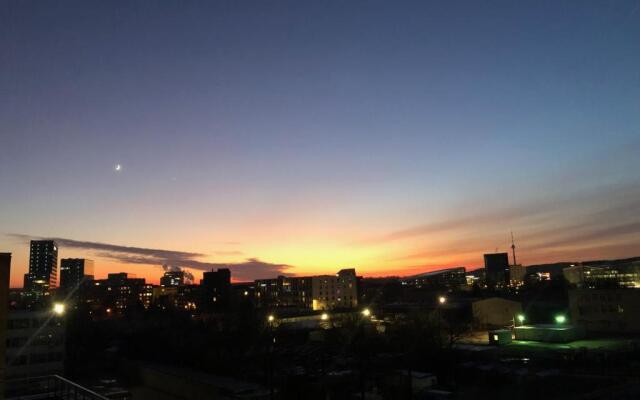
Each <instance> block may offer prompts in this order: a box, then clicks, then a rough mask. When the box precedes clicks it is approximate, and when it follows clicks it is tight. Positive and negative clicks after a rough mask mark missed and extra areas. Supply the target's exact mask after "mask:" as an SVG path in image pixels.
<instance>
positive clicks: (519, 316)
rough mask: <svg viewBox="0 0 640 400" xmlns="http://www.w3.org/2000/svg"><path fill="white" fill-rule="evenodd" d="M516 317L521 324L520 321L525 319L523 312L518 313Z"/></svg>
mask: <svg viewBox="0 0 640 400" xmlns="http://www.w3.org/2000/svg"><path fill="white" fill-rule="evenodd" d="M517 318H518V322H520V323H521V324H522V323H523V322H524V320H525V317H524V314H518V317H517Z"/></svg>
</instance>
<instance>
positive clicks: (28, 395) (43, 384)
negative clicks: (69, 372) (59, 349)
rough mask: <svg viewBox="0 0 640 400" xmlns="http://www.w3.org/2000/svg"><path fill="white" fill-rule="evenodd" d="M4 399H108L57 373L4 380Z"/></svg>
mask: <svg viewBox="0 0 640 400" xmlns="http://www.w3.org/2000/svg"><path fill="white" fill-rule="evenodd" d="M4 386H5V397H4V398H5V399H6V400H41V399H42V400H49V399H50V400H109V399H107V398H106V397H104V396H101V395H99V394H98V393H96V392H93V391H91V390H89V389H87V388H85V387H82V386H80V385H78V384H76V383H73V382H71V381H70V380H68V379H65V378H63V377H61V376H58V375H47V376H39V377H34V378H21V379H10V380H7V381H5V385H4Z"/></svg>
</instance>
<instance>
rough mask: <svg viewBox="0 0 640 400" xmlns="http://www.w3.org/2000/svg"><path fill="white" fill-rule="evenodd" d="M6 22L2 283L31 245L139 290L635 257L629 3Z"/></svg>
mask: <svg viewBox="0 0 640 400" xmlns="http://www.w3.org/2000/svg"><path fill="white" fill-rule="evenodd" d="M5 8H6V11H7V12H6V13H2V15H3V16H2V17H0V18H2V19H1V20H0V22H1V23H0V46H2V48H4V49H7V51H6V52H5V57H3V59H2V63H0V69H1V70H2V74H0V87H2V88H3V90H1V91H0V101H1V102H2V104H4V105H6V106H5V107H1V108H0V121H2V123H1V124H0V136H1V137H2V147H3V156H2V157H0V199H2V200H1V204H0V252H11V253H13V261H12V277H11V284H12V286H14V287H20V286H22V275H23V274H24V273H25V272H27V268H28V263H29V260H28V241H29V239H31V238H58V239H60V240H61V244H60V254H59V256H58V261H59V260H60V259H61V258H68V257H80V258H85V257H86V258H92V259H95V260H96V275H97V276H98V277H104V276H106V274H107V272H120V271H124V272H131V273H135V274H137V275H138V276H141V277H145V278H147V279H149V280H151V281H153V282H157V280H158V278H159V276H160V275H161V274H162V273H163V269H162V264H161V263H159V262H162V261H169V262H182V264H183V265H180V266H182V267H186V268H189V269H191V270H192V271H194V272H197V274H198V276H197V278H199V274H201V271H202V269H199V270H198V268H196V267H197V266H200V267H202V268H204V267H208V266H210V265H211V266H214V267H215V266H217V265H220V266H225V265H237V266H235V267H233V268H234V269H235V270H241V269H242V268H245V270H244V272H246V274H244V275H243V276H246V277H247V278H250V277H251V276H253V277H273V276H275V275H276V274H277V273H278V272H285V273H288V274H293V275H301V274H318V273H334V272H335V271H336V270H338V269H339V268H343V267H345V268H346V267H355V268H357V270H358V273H359V274H362V275H366V276H380V275H410V274H412V273H417V272H425V271H429V270H432V269H437V268H442V267H451V266H459V265H461V266H466V267H480V266H481V265H482V255H483V254H484V253H490V252H493V251H494V250H495V249H496V248H498V249H499V250H500V251H505V252H506V251H508V250H509V246H510V245H511V236H510V235H511V233H510V232H511V231H513V232H514V235H515V240H516V245H517V247H518V250H517V251H518V261H519V262H521V263H523V264H534V263H543V262H554V261H581V260H589V259H605V258H624V257H631V256H638V255H640V252H638V249H639V248H640V217H638V212H637V211H638V210H640V185H639V184H640V176H638V173H637V171H638V170H640V159H638V157H637V156H636V155H637V153H638V150H640V132H638V129H639V127H640V113H639V112H638V108H639V107H640V90H638V88H639V85H640V76H639V75H638V71H640V54H639V53H638V52H637V42H638V39H639V38H640V24H638V23H637V20H638V17H639V16H640V13H639V12H638V6H637V3H636V2H633V1H627V2H625V1H623V2H617V3H615V4H601V3H584V4H580V5H577V4H575V5H571V4H557V3H556V2H540V3H537V4H536V5H535V6H533V5H531V6H527V5H521V4H518V5H515V4H510V3H504V4H497V3H496V4H466V5H464V6H460V5H459V4H427V3H425V2H408V3H406V4H404V5H403V6H402V7H398V6H397V5H392V4H390V3H389V4H384V3H360V2H350V3H347V4H344V3H342V2H326V3H323V4H320V3H305V4H301V3H299V2H283V3H279V5H273V4H271V5H269V4H260V3H258V4H251V5H250V6H248V5H243V4H239V3H235V2H233V3H227V2H219V3H215V4H212V3H210V4H207V3H204V4H203V3H189V4H188V5H184V4H181V5H180V6H178V5H176V4H157V5H154V6H150V7H140V6H138V5H136V4H113V3H98V2H77V3H74V5H73V6H68V7H64V8H62V7H58V6H56V5H55V4H53V3H51V4H38V6H37V7H36V3H35V2H29V1H21V2H13V3H10V4H8V5H6V6H5ZM36 10H37V12H36ZM65 243H66V244H67V245H66V246H65ZM124 247H128V248H129V250H127V249H125V248H124ZM145 250H153V251H147V252H145ZM149 262H152V263H151V264H149ZM252 274H253V275H252Z"/></svg>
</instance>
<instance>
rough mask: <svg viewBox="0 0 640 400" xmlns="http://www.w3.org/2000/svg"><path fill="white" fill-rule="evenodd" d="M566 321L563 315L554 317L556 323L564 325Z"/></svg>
mask: <svg viewBox="0 0 640 400" xmlns="http://www.w3.org/2000/svg"><path fill="white" fill-rule="evenodd" d="M566 321H567V317H565V316H564V315H556V323H558V324H564V323H565V322H566Z"/></svg>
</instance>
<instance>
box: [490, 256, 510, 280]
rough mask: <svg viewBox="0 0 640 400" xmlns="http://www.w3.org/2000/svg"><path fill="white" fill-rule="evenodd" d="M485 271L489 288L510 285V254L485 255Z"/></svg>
mask: <svg viewBox="0 0 640 400" xmlns="http://www.w3.org/2000/svg"><path fill="white" fill-rule="evenodd" d="M484 269H485V278H486V282H487V286H491V287H495V286H502V285H507V284H508V283H509V253H492V254H485V255H484Z"/></svg>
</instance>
